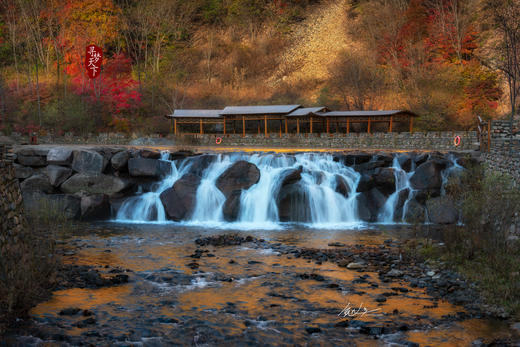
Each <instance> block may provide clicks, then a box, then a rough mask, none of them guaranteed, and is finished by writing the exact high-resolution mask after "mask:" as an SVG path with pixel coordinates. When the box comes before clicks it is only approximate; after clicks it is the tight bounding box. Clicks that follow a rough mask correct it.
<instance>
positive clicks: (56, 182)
mask: <svg viewBox="0 0 520 347" xmlns="http://www.w3.org/2000/svg"><path fill="white" fill-rule="evenodd" d="M45 174H46V175H47V177H49V181H50V183H51V184H52V185H53V186H54V187H59V186H60V184H62V183H63V182H65V181H66V180H67V179H68V178H69V177H70V176H71V175H72V169H70V168H67V167H63V166H57V165H49V166H47V167H46V168H45Z"/></svg>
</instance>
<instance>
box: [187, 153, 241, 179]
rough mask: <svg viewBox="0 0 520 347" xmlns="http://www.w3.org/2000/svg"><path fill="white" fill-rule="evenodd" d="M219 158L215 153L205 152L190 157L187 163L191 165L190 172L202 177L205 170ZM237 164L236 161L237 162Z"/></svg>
mask: <svg viewBox="0 0 520 347" xmlns="http://www.w3.org/2000/svg"><path fill="white" fill-rule="evenodd" d="M215 160H217V156H216V155H214V154H203V155H197V156H195V157H189V158H187V159H186V161H185V163H186V164H185V165H189V171H188V173H190V174H193V175H195V176H199V177H202V175H203V173H204V171H205V170H206V169H207V168H208V167H209V166H210V165H211V164H213V163H214V162H215ZM235 164H236V163H235Z"/></svg>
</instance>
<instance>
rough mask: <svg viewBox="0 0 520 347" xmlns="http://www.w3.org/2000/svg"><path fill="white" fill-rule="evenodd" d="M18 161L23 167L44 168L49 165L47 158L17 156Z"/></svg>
mask: <svg viewBox="0 0 520 347" xmlns="http://www.w3.org/2000/svg"><path fill="white" fill-rule="evenodd" d="M16 161H17V162H18V163H19V164H21V165H23V166H32V167H42V166H45V165H47V157H46V156H29V155H21V154H17V155H16Z"/></svg>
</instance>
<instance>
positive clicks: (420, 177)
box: [410, 159, 448, 190]
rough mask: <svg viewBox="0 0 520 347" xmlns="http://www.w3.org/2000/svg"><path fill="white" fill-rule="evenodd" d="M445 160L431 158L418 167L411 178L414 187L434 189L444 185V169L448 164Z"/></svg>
mask: <svg viewBox="0 0 520 347" xmlns="http://www.w3.org/2000/svg"><path fill="white" fill-rule="evenodd" d="M447 164H448V162H447V161H445V160H438V159H434V160H429V161H427V162H425V163H423V164H421V165H419V166H418V167H417V168H416V169H415V172H414V174H413V175H412V177H411V178H410V185H411V187H412V188H413V189H419V190H425V189H428V190H432V189H440V188H441V186H442V170H444V169H445V168H446V166H447Z"/></svg>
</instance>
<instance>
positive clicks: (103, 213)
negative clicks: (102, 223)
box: [81, 194, 111, 220]
mask: <svg viewBox="0 0 520 347" xmlns="http://www.w3.org/2000/svg"><path fill="white" fill-rule="evenodd" d="M110 211H111V210H110V202H109V199H108V195H106V194H95V195H89V196H84V197H82V198H81V219H82V220H103V219H108V218H110Z"/></svg>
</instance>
